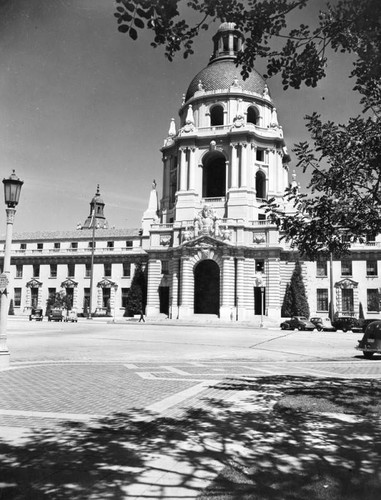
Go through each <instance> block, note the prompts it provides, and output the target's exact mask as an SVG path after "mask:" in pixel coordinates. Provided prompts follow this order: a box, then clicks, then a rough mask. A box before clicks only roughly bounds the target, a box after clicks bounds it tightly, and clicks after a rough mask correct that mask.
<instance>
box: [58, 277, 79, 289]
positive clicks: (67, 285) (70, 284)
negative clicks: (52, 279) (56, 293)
mask: <svg viewBox="0 0 381 500" xmlns="http://www.w3.org/2000/svg"><path fill="white" fill-rule="evenodd" d="M77 286H78V282H77V281H74V280H72V279H71V278H68V279H66V280H65V281H63V282H62V283H61V287H62V288H76V287H77Z"/></svg>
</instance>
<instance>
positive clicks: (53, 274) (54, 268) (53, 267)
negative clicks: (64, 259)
mask: <svg viewBox="0 0 381 500" xmlns="http://www.w3.org/2000/svg"><path fill="white" fill-rule="evenodd" d="M50 277H51V278H57V264H50Z"/></svg>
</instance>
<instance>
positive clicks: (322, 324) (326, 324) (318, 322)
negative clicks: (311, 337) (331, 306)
mask: <svg viewBox="0 0 381 500" xmlns="http://www.w3.org/2000/svg"><path fill="white" fill-rule="evenodd" d="M310 321H311V323H313V324H314V325H315V326H316V328H317V329H318V330H319V332H322V331H323V332H335V331H336V328H335V327H334V326H332V323H331V320H330V319H329V318H320V317H315V318H310Z"/></svg>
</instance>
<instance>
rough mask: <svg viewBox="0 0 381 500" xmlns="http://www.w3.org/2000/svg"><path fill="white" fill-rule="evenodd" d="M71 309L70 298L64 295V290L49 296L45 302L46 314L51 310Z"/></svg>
mask: <svg viewBox="0 0 381 500" xmlns="http://www.w3.org/2000/svg"><path fill="white" fill-rule="evenodd" d="M72 307H73V304H72V303H71V298H70V297H69V296H68V295H66V293H65V291H64V290H60V291H59V292H57V293H55V294H54V295H51V296H50V297H49V298H48V300H47V301H46V314H48V313H49V311H50V310H51V309H53V308H60V309H67V310H68V311H70V310H71V308H72Z"/></svg>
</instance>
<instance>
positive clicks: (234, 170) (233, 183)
mask: <svg viewBox="0 0 381 500" xmlns="http://www.w3.org/2000/svg"><path fill="white" fill-rule="evenodd" d="M237 160H238V158H237V145H236V144H231V162H230V164H231V170H230V174H231V176H230V187H231V188H236V187H237V180H238V175H237V173H238V172H237V170H238V165H237V163H238V161H237Z"/></svg>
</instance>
